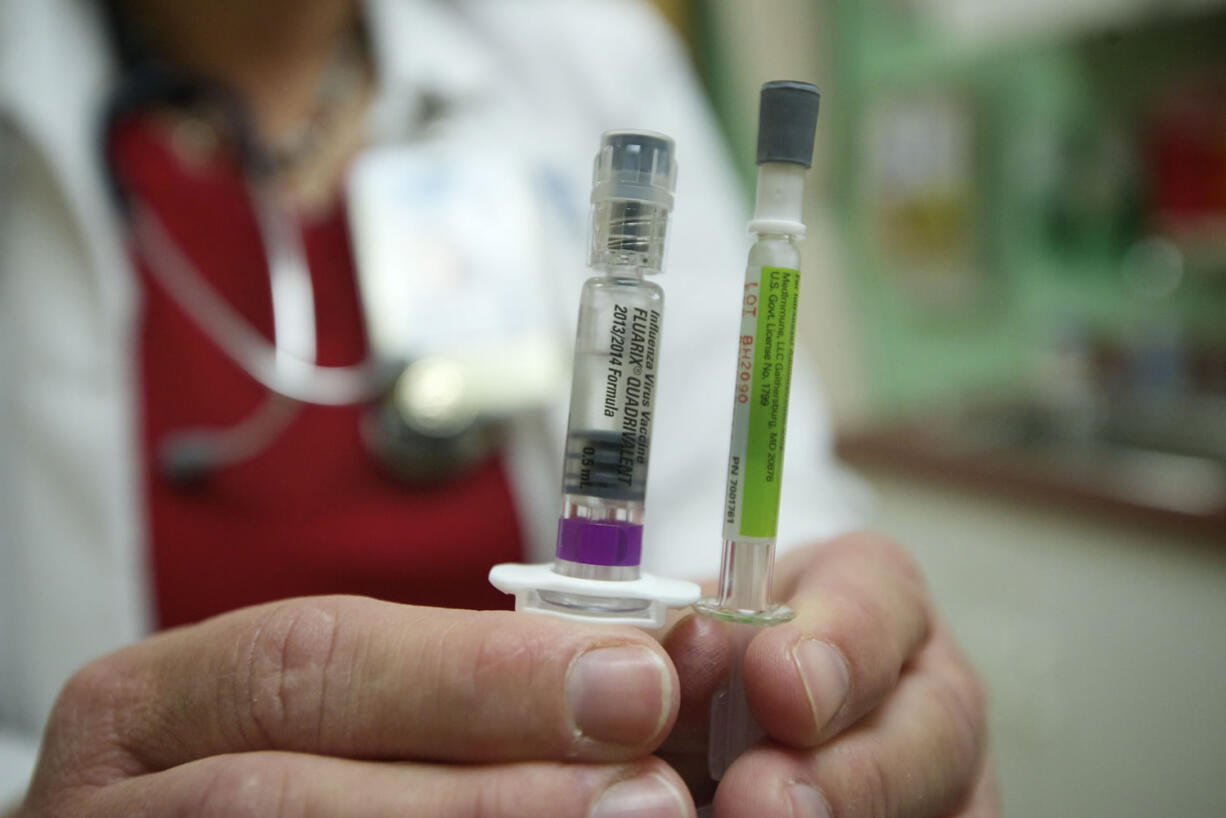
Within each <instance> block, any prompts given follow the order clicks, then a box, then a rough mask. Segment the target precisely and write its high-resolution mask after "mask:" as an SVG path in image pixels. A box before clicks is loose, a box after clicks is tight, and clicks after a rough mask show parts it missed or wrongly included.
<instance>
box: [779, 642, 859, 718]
mask: <svg viewBox="0 0 1226 818" xmlns="http://www.w3.org/2000/svg"><path fill="white" fill-rule="evenodd" d="M792 660H793V661H795V662H796V670H797V671H798V672H799V673H800V679H801V681H802V682H803V683H804V686H805V692H806V693H808V694H809V707H810V708H811V709H812V710H813V723H814V726H815V729H816V730H817V732H818V734H819V735H821V733H822V731H823V730H824V729H825V727H826V725H828V724H829V723H830V720H831V719H832V718H834V715H835V714H836V713H838V712H839V709H840V708H841V707H842V706H843V702H844V700H846V698H847V687H848V684H849V679H850V676H849V675H848V672H847V662H846V661H844V659H843V654H841V653H839V651H838V649H837V648H835V647H834V645H831V644H829V643H828V642H819V641H818V640H816V639H804V640H802V641H800V642H799V643H797V645H796V647H794V648H792Z"/></svg>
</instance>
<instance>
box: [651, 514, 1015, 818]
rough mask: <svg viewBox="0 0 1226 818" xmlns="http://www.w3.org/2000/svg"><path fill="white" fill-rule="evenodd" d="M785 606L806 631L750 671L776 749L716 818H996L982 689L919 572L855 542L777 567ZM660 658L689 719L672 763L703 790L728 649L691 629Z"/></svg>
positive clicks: (754, 662) (747, 774) (717, 631)
mask: <svg viewBox="0 0 1226 818" xmlns="http://www.w3.org/2000/svg"><path fill="white" fill-rule="evenodd" d="M776 593H777V596H778V598H780V599H784V600H786V601H787V604H788V605H789V606H790V607H791V608H792V609H793V610H794V611H795V612H796V618H795V619H794V620H793V621H791V622H789V623H787V624H785V625H779V626H776V627H773V628H768V629H765V630H763V631H762V632H761V633H759V634H758V635H757V636H756V637H755V638H754V640H753V642H751V643H750V646H749V649H748V651H747V653H746V656H745V665H744V673H745V685H746V694H747V696H748V699H749V703H750V707H751V709H752V711H753V713H754V715H755V717H756V718H757V720H758V722H759V724H760V725H761V726H762V728H763V729H764V730H765V731H766V734H767V737H766V739H764V740H763V741H762V742H761V743H759V744H758V745H757V746H755V747H754V748H752V749H750V750H749V751H748V752H746V753H745V754H744V755H742V756H741V757H740V758H739V759H737V761H736V762H735V763H734V764H733V765H732V767H730V768H729V769H728V771H727V773H726V774H725V775H724V778H723V780H722V781H721V782H720V784H719V787H718V789H717V790H716V792H715V800H714V804H715V815H716V817H717V818H776V817H778V818H819V816H820V817H821V818H826V816H836V818H857V817H858V816H871V817H872V818H877V816H890V818H953V817H954V816H956V818H971V816H975V818H988V817H989V816H996V815H997V814H998V813H997V809H996V797H995V792H994V788H993V784H992V780H991V776H990V773H989V772H988V771H987V769H986V765H985V764H984V756H985V750H986V747H985V738H984V694H983V691H982V688H981V687H980V684H979V682H978V680H977V678H976V676H975V674H974V672H973V670H972V669H971V668H970V666H969V665H968V664H967V662H966V660H965V659H963V658H962V657H961V656H960V655H959V653H958V652H957V649H956V648H955V646H954V644H953V642H952V640H951V639H950V636H949V634H948V632H947V631H946V630H945V628H944V627H943V626H942V625H941V624H940V622H939V621H937V620H936V618H935V617H934V615H933V612H932V609H931V607H930V605H929V602H928V599H927V595H926V592H925V590H924V585H923V581H922V580H921V578H920V576H919V573H918V571H917V570H916V568H915V567H914V565H913V564H912V562H911V561H910V559H909V557H907V555H906V554H905V553H904V552H903V551H902V550H901V549H900V548H898V547H897V546H895V545H893V544H892V543H890V542H888V541H886V540H883V539H881V538H878V537H874V536H871V535H867V534H853V535H849V536H845V537H842V538H840V539H837V540H834V541H832V542H830V543H828V544H825V545H823V546H815V547H811V548H806V549H803V550H801V551H798V552H795V553H793V554H790V555H789V556H788V557H787V558H785V559H783V560H781V561H780V563H779V565H778V567H777V571H776ZM664 645H665V647H666V648H667V649H668V651H669V653H670V655H671V656H672V658H673V661H674V663H675V664H676V667H677V670H678V673H679V674H680V678H681V682H682V710H681V716H680V718H679V720H678V725H677V728H676V730H675V731H674V735H673V736H672V737H671V738H670V740H669V742H668V743H667V744H666V745H665V747H664V753H663V755H664V756H665V758H667V759H668V760H669V761H670V762H671V763H672V764H673V765H674V766H675V767H676V768H677V769H678V770H680V771H682V772H683V774H685V777H686V778H687V780H689V781H690V782H691V785H692V786H693V785H694V782H695V781H696V780H699V779H701V778H702V776H701V775H699V773H698V771H699V770H703V771H704V772H705V766H704V765H705V743H706V741H705V740H706V728H707V713H708V708H709V703H710V699H711V695H712V694H713V693H714V692H715V690H716V688H717V686H718V685H719V684H720V683H721V679H722V678H723V677H724V674H725V668H726V666H727V662H728V655H729V651H728V645H727V637H726V635H725V634H724V631H723V626H722V624H721V623H718V622H715V621H713V620H709V619H705V618H701V617H697V616H691V617H687V618H686V619H684V620H682V621H681V622H680V623H678V625H677V626H676V627H675V628H674V629H673V630H672V631H671V632H670V633H669V634H668V635H667V636H666V637H665V638H664ZM697 789H698V790H701V787H698V788H697ZM698 800H699V803H703V799H702V797H701V796H699V799H698Z"/></svg>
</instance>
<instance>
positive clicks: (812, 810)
mask: <svg viewBox="0 0 1226 818" xmlns="http://www.w3.org/2000/svg"><path fill="white" fill-rule="evenodd" d="M788 799H789V800H790V801H791V802H792V818H830V807H829V806H827V804H826V799H825V798H823V797H822V794H821V793H820V792H818V791H817V789H816V788H814V787H810V786H809V785H808V784H793V785H792V786H791V787H789V788H788Z"/></svg>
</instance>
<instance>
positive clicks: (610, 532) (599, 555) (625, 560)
mask: <svg viewBox="0 0 1226 818" xmlns="http://www.w3.org/2000/svg"><path fill="white" fill-rule="evenodd" d="M642 555H643V527H642V526H641V525H636V524H634V523H625V522H618V521H616V520H608V521H602V522H596V521H593V520H583V519H580V518H576V517H572V518H569V519H567V518H563V519H559V520H558V559H560V560H568V561H570V562H582V563H586V564H587V565H616V566H623V565H638V564H639V561H640V560H641V559H642Z"/></svg>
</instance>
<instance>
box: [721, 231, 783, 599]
mask: <svg viewBox="0 0 1226 818" xmlns="http://www.w3.org/2000/svg"><path fill="white" fill-rule="evenodd" d="M799 294H800V254H799V252H798V250H797V248H796V244H795V242H794V239H793V237H792V236H791V235H788V234H784V233H779V234H772V233H766V234H763V235H761V236H759V238H758V241H757V242H756V243H755V244H754V246H753V248H752V250H751V251H750V254H749V263H748V266H747V267H746V270H745V284H744V289H743V291H742V295H741V326H740V335H739V338H738V342H737V368H736V380H735V383H736V385H735V388H734V392H733V403H732V406H733V409H732V413H733V414H732V435H731V443H730V445H729V453H728V473H727V483H726V490H725V493H724V526H723V531H724V534H723V539H724V555H723V565H722V566H721V570H720V589H719V596H718V602H719V606H720V607H721V608H723V609H725V610H726V611H737V612H741V613H744V614H760V613H763V612H766V611H768V610H769V609H770V607H771V600H770V586H771V571H772V566H773V564H774V549H775V539H776V536H777V534H778V520H779V501H780V486H781V485H782V482H783V453H784V445H785V443H786V438H787V417H788V394H789V391H790V386H791V376H792V357H793V347H794V344H795V338H796V314H797V309H796V308H797V299H798V297H799Z"/></svg>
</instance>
